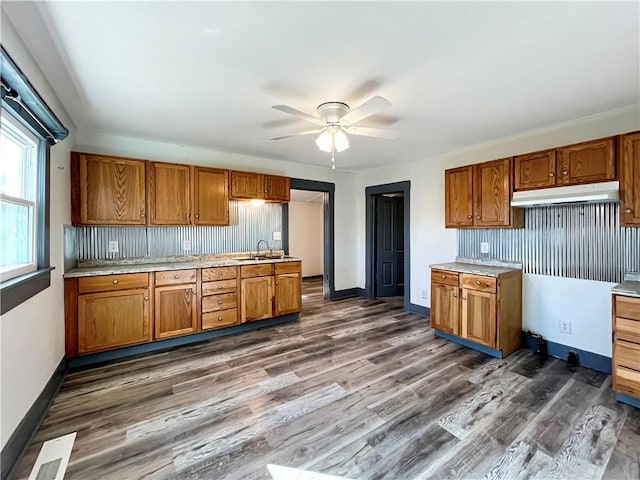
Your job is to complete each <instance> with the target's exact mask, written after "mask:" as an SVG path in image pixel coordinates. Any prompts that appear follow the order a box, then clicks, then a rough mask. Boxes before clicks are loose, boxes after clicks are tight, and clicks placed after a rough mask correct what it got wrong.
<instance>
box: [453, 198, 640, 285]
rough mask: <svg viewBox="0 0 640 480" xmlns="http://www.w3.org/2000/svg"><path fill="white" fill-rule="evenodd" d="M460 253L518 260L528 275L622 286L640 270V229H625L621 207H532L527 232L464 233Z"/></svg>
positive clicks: (463, 230)
mask: <svg viewBox="0 0 640 480" xmlns="http://www.w3.org/2000/svg"><path fill="white" fill-rule="evenodd" d="M480 242H488V243H489V248H490V253H489V254H483V253H480ZM458 255H459V256H463V257H475V258H493V259H498V260H505V261H511V262H519V263H522V265H523V269H524V272H525V273H535V274H540V275H550V276H557V277H571V278H582V279H585V280H599V281H604V282H620V281H622V279H623V277H624V273H625V272H637V271H640V228H624V227H620V206H619V205H618V204H617V203H596V204H582V205H571V204H567V205H554V206H551V207H541V208H529V209H526V211H525V228H522V229H459V230H458Z"/></svg>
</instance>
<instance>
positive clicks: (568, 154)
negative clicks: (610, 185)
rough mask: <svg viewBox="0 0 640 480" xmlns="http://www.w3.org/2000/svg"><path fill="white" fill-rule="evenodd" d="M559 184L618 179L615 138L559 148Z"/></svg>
mask: <svg viewBox="0 0 640 480" xmlns="http://www.w3.org/2000/svg"><path fill="white" fill-rule="evenodd" d="M557 151H558V159H557V162H558V168H557V170H558V184H563V185H570V184H576V183H591V182H601V181H605V180H615V179H616V168H615V150H614V140H613V138H605V139H602V140H596V141H593V142H585V143H579V144H577V145H571V146H568V147H563V148H559V149H558V150H557Z"/></svg>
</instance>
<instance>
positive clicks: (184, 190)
mask: <svg viewBox="0 0 640 480" xmlns="http://www.w3.org/2000/svg"><path fill="white" fill-rule="evenodd" d="M190 173H191V167H190V166H189V165H177V164H175V163H156V162H152V163H150V164H149V185H148V190H149V224H150V225H190V224H191V175H190Z"/></svg>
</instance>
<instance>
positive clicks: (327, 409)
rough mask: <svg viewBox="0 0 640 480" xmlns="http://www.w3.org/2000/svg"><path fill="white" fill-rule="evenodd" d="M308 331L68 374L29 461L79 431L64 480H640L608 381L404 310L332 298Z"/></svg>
mask: <svg viewBox="0 0 640 480" xmlns="http://www.w3.org/2000/svg"><path fill="white" fill-rule="evenodd" d="M303 290H304V291H303V294H304V297H305V298H304V311H303V314H302V317H301V320H300V321H299V322H295V323H290V324H284V325H280V326H275V327H269V328H265V329H262V330H259V331H255V332H249V333H244V334H239V335H236V336H233V337H227V338H223V339H218V340H214V341H211V342H208V343H204V344H200V345H197V346H190V347H186V348H182V349H178V350H173V351H170V352H167V353H162V354H156V355H153V356H148V357H146V358H140V359H135V360H130V361H125V362H121V363H118V364H113V365H110V366H107V367H103V368H97V369H93V370H88V371H84V372H78V373H74V374H70V375H68V376H67V378H66V380H65V382H64V384H63V386H62V388H61V390H60V392H59V394H58V396H57V397H56V399H55V401H54V403H53V405H52V407H51V409H50V411H49V413H48V415H47V417H46V419H45V421H44V423H43V424H42V426H41V428H40V430H39V431H38V433H37V434H36V436H35V438H34V440H33V441H32V443H31V444H30V446H29V448H28V451H27V453H26V454H25V457H24V458H23V460H22V461H21V463H20V465H19V467H18V469H17V471H16V478H26V477H28V474H29V472H30V470H31V467H32V465H33V463H34V461H35V458H36V456H37V453H38V451H39V449H40V446H41V445H42V443H43V442H44V441H46V440H49V439H51V438H54V437H57V436H59V435H63V434H66V433H70V432H73V431H77V432H78V434H77V438H76V443H75V446H74V449H73V452H72V454H71V460H70V463H69V468H68V470H67V477H66V478H74V479H82V480H87V479H94V478H95V479H98V478H101V479H102V478H113V479H133V478H179V479H187V478H189V479H192V478H194V479H195V478H206V479H266V478H271V477H270V476H269V474H268V472H267V468H266V465H267V464H270V463H271V464H277V465H284V466H288V467H296V468H300V469H305V470H310V471H315V472H323V473H328V474H332V475H337V476H343V477H346V478H351V479H414V478H415V479H422V478H465V479H467V478H487V479H499V478H504V479H526V478H571V479H584V480H588V479H599V478H629V479H632V478H634V479H637V478H639V477H640V470H639V467H640V413H639V411H638V410H637V409H633V408H631V407H628V406H625V405H622V404H619V403H616V402H615V398H614V394H613V393H612V391H611V378H610V377H608V376H606V375H603V374H600V373H597V372H594V371H592V370H588V369H585V368H578V369H576V370H575V371H569V370H568V368H567V365H566V364H565V363H564V362H562V361H559V360H549V361H547V362H546V363H545V364H544V365H543V366H539V365H538V363H537V359H536V358H535V357H534V356H533V354H532V353H531V352H530V351H528V350H520V351H518V352H516V353H515V354H513V355H511V356H509V357H508V358H507V359H505V360H497V359H492V358H490V357H487V356H485V355H484V354H482V353H479V352H476V351H474V350H470V349H467V348H464V347H460V346H458V345H456V344H454V343H451V342H448V341H446V340H443V339H440V338H436V337H434V335H433V332H432V330H431V329H430V327H429V323H428V320H426V319H425V318H422V317H419V316H416V315H413V314H410V313H406V312H403V311H402V305H401V302H400V301H397V300H391V301H380V300H375V301H370V300H366V299H362V298H356V299H349V300H343V301H340V302H324V301H322V293H321V292H322V288H321V284H320V283H319V281H317V280H316V281H305V284H304V288H303Z"/></svg>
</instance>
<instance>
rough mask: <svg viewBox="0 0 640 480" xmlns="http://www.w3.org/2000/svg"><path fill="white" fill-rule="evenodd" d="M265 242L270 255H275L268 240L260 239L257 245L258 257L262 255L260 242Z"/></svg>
mask: <svg viewBox="0 0 640 480" xmlns="http://www.w3.org/2000/svg"><path fill="white" fill-rule="evenodd" d="M262 242H264V244H265V245H266V246H267V248H268V249H269V255H273V249H272V248H271V247H270V246H269V244H268V243H267V241H266V240H258V245H257V246H256V257H259V256H260V244H261V243H262Z"/></svg>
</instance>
